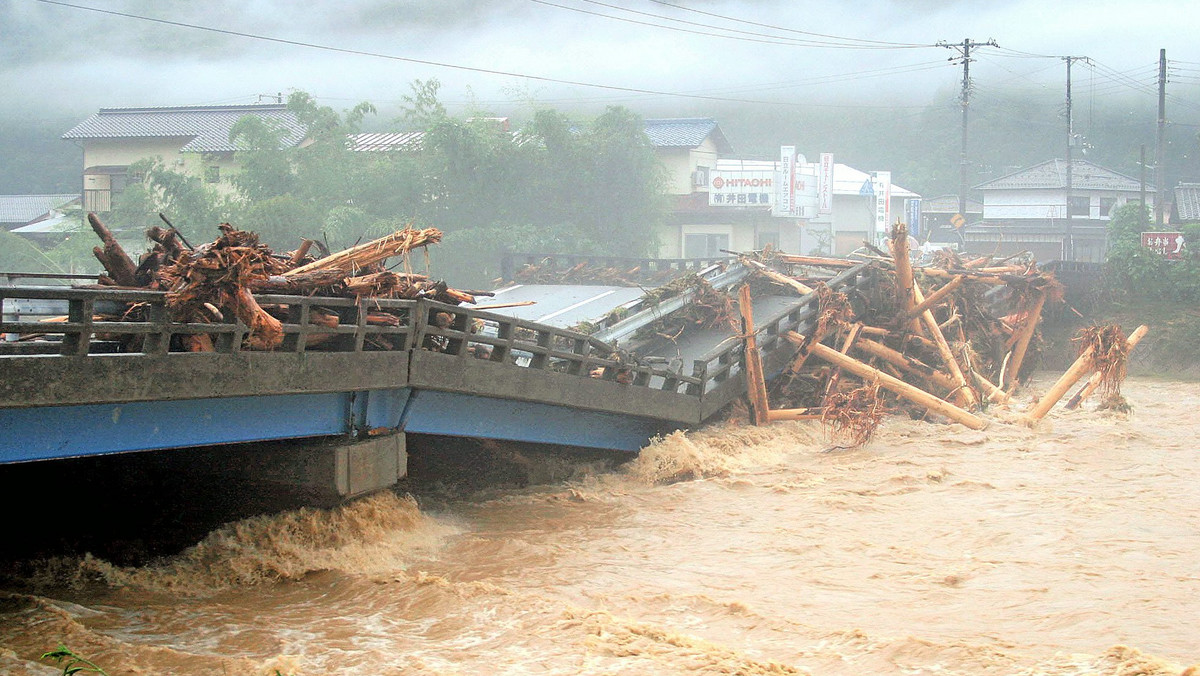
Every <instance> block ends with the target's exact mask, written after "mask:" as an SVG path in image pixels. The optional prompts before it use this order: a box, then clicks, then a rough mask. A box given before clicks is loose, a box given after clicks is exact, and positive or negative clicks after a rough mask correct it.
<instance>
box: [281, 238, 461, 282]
mask: <svg viewBox="0 0 1200 676" xmlns="http://www.w3.org/2000/svg"><path fill="white" fill-rule="evenodd" d="M440 241H442V231H441V230H438V229H437V228H425V229H423V230H414V229H412V228H405V229H403V230H397V231H396V232H393V233H392V234H390V235H387V236H386V237H380V238H379V239H375V240H371V241H370V242H367V243H365V244H359V245H358V246H354V247H350V248H349V249H345V250H343V251H339V252H337V253H333V254H330V255H328V256H326V257H325V258H322V259H319V260H316V261H313V262H312V263H309V264H307V265H301V266H300V267H298V268H293V269H291V270H288V271H287V272H285V273H283V276H284V277H294V276H296V275H299V274H303V273H305V272H311V271H313V270H341V271H343V272H345V273H346V274H352V273H353V272H355V271H356V270H360V269H362V268H365V267H367V266H368V265H371V264H372V263H378V262H380V261H383V260H387V259H388V258H391V257H392V256H398V255H400V254H403V253H407V252H409V251H412V250H413V249H416V248H419V247H423V246H428V245H430V244H437V243H438V242H440Z"/></svg>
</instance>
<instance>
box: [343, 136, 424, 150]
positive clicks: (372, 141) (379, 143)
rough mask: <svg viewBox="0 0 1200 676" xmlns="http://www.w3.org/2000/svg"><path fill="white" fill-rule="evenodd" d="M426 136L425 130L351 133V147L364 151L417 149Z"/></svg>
mask: <svg viewBox="0 0 1200 676" xmlns="http://www.w3.org/2000/svg"><path fill="white" fill-rule="evenodd" d="M424 138H425V132H423V131H406V132H390V133H369V134H351V135H350V149H351V150H363V151H380V150H416V149H417V148H420V147H421V140H422V139H424Z"/></svg>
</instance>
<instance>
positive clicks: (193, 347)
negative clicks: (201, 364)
mask: <svg viewBox="0 0 1200 676" xmlns="http://www.w3.org/2000/svg"><path fill="white" fill-rule="evenodd" d="M179 342H180V343H181V344H182V345H183V350H184V351H185V352H216V351H217V348H216V347H215V346H214V345H213V341H212V336H210V335H208V334H207V333H191V334H189V333H184V334H180V336H179Z"/></svg>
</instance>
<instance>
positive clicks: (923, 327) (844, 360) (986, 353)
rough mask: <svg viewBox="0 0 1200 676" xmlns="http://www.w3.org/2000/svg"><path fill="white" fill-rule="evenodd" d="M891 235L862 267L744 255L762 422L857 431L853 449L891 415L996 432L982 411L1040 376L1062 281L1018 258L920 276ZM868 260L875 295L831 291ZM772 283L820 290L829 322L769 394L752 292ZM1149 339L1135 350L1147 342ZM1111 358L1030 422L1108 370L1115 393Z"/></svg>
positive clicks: (950, 259)
mask: <svg viewBox="0 0 1200 676" xmlns="http://www.w3.org/2000/svg"><path fill="white" fill-rule="evenodd" d="M890 234H891V237H890V239H889V242H890V244H889V248H890V249H891V251H890V252H884V251H881V250H877V251H876V254H878V255H875V256H865V257H863V259H862V260H851V259H839V258H821V257H811V256H791V255H787V254H780V253H776V254H773V255H768V256H759V257H757V258H756V257H754V256H743V257H742V259H743V262H744V263H746V264H747V265H748V266H750V267H751V268H753V269H754V271H755V274H756V279H754V280H752V281H751V282H750V283H749V284H747V285H746V286H744V287H743V289H742V294H743V295H742V297H741V299H740V302H739V308H740V311H741V314H742V318H743V329H742V335H743V337H744V340H745V343H746V357H747V359H746V374H747V384H748V398H749V403H750V414H751V418H752V421H753V422H754V423H755V424H763V423H766V422H768V421H772V420H796V419H818V420H822V421H823V422H825V423H826V424H827V425H830V426H833V427H834V428H836V429H838V430H840V431H844V432H846V433H847V434H848V435H849V436H850V437H851V438H852V440H853V441H854V443H862V442H864V441H865V440H867V439H869V438H870V434H871V432H872V431H873V429H874V426H876V425H878V423H879V421H880V420H882V412H884V411H892V412H904V413H908V414H910V415H912V416H914V417H926V416H934V417H935V418H944V419H948V420H950V421H953V422H958V423H961V424H963V425H965V426H967V427H969V428H971V429H982V428H983V427H984V426H985V424H986V423H985V422H984V420H983V419H982V418H981V417H979V416H978V415H977V413H978V412H979V411H981V410H982V409H984V408H986V407H988V406H992V405H1004V404H1006V403H1008V401H1009V400H1010V397H1011V395H1012V393H1013V391H1014V388H1016V386H1017V385H1018V383H1020V382H1023V381H1024V380H1026V379H1027V378H1028V376H1029V375H1030V374H1031V372H1032V370H1033V368H1034V367H1035V366H1036V363H1035V362H1036V360H1035V359H1031V356H1033V355H1034V354H1035V353H1036V351H1037V349H1038V348H1037V346H1038V343H1039V341H1040V337H1039V333H1038V325H1039V321H1040V319H1041V316H1042V309H1043V307H1044V306H1045V305H1046V303H1048V302H1057V301H1061V299H1062V287H1061V285H1059V284H1058V282H1057V281H1056V280H1055V279H1054V277H1053V274H1052V273H1048V272H1043V271H1040V270H1039V269H1038V268H1037V267H1036V265H1035V264H1034V263H1033V262H1032V261H1028V260H1025V261H1018V260H1016V257H1013V258H1009V259H1004V260H999V261H996V260H993V259H992V257H986V256H985V257H976V258H972V259H968V260H964V259H962V258H960V257H959V256H957V255H956V254H954V253H953V252H951V251H949V250H947V251H945V252H943V253H942V254H941V255H940V256H939V257H937V258H935V260H934V261H933V263H932V264H930V265H928V266H920V267H918V266H914V265H913V262H912V257H911V256H910V252H909V249H908V241H909V238H908V232H907V228H906V227H905V226H904V224H902V223H897V224H896V225H895V226H893V228H892V232H891V233H890ZM864 261H865V262H866V266H867V267H866V269H865V270H864V273H863V274H874V275H875V277H876V283H875V284H873V285H870V286H869V287H868V288H867V289H866V290H865V291H864V290H859V291H854V292H852V294H851V297H847V296H846V295H844V294H840V293H833V292H832V291H830V290H829V289H828V288H827V287H825V285H824V283H823V281H821V280H822V278H827V275H828V274H830V273H837V272H840V271H842V270H845V269H847V268H849V267H853V266H855V265H861V264H863V263H864ZM798 270H800V271H801V272H800V273H798V272H797V271H798ZM822 271H825V272H822ZM762 284H769V285H771V287H772V290H771V293H779V292H780V291H781V290H782V291H783V292H791V293H795V294H797V295H804V294H808V293H812V292H816V293H817V294H818V298H819V299H820V314H819V315H818V319H817V321H816V322H815V323H814V324H815V326H814V328H813V329H811V330H809V332H808V334H809V335H800V334H798V333H795V332H789V334H788V335H787V336H786V338H787V339H788V340H789V341H791V342H792V343H793V344H794V345H795V346H796V352H795V355H794V357H793V359H792V362H791V364H790V366H789V367H788V368H787V369H785V371H784V374H783V377H781V378H778V379H776V380H775V381H774V382H773V383H772V388H771V390H770V391H768V388H767V386H766V384H765V381H764V378H763V374H762V366H761V364H760V361H759V360H760V356H759V353H758V350H757V347H756V345H755V339H754V326H753V316H752V313H751V312H750V286H752V285H762ZM1109 333H1111V332H1109ZM1105 335H1106V336H1108V333H1105ZM1138 337H1140V336H1137V335H1136V334H1135V336H1134V337H1132V338H1131V339H1130V341H1129V342H1131V343H1133V344H1136V339H1135V338H1138ZM1118 343H1119V345H1120V346H1125V345H1126V341H1125V339H1124V337H1123V336H1121V337H1120V338H1119V339H1116V340H1114V339H1106V340H1105V341H1103V345H1105V346H1112V345H1114V344H1118ZM1129 347H1132V346H1131V345H1130V346H1129ZM1102 351H1103V352H1105V353H1106V354H1108V355H1110V357H1114V355H1116V356H1119V353H1121V350H1120V349H1119V348H1113V347H1093V348H1089V350H1088V351H1087V353H1086V354H1085V355H1084V356H1082V357H1081V358H1080V359H1081V363H1080V364H1079V365H1078V366H1077V367H1076V368H1074V371H1076V373H1075V374H1069V375H1072V376H1073V377H1072V378H1071V379H1069V382H1066V383H1065V384H1063V385H1056V386H1055V388H1053V389H1052V390H1051V392H1049V393H1047V395H1045V396H1043V397H1042V398H1041V400H1040V401H1039V402H1038V404H1037V407H1036V408H1035V409H1034V410H1032V411H1031V412H1030V413H1029V414H1028V419H1030V420H1036V419H1037V418H1038V417H1040V416H1041V415H1045V410H1049V408H1050V407H1051V406H1053V405H1054V403H1055V402H1057V401H1058V400H1059V399H1060V398H1061V397H1062V396H1063V394H1064V393H1065V391H1066V389H1067V388H1069V387H1070V386H1071V384H1073V383H1074V382H1075V381H1077V380H1078V379H1079V378H1081V377H1082V375H1086V373H1088V372H1089V371H1091V370H1096V369H1100V370H1103V371H1105V373H1106V374H1107V375H1104V376H1101V375H1100V374H1099V373H1098V374H1097V376H1096V378H1095V380H1097V382H1098V383H1099V382H1107V383H1110V385H1109V387H1110V389H1111V388H1112V385H1111V383H1113V382H1114V381H1116V380H1119V378H1120V377H1121V376H1123V372H1121V373H1119V374H1115V375H1114V369H1113V367H1109V368H1104V367H1103V366H1102V361H1103V360H1101V359H1100V358H1099V357H1098V355H1099V354H1100V353H1101V352H1102ZM1126 351H1127V350H1126ZM1085 357H1087V358H1086V359H1085ZM1115 361H1117V359H1115V358H1110V359H1109V362H1110V363H1112V362H1115ZM1064 380H1067V378H1066V377H1064ZM1097 386H1098V385H1097ZM1059 389H1061V391H1058V390H1059ZM1056 392H1057V396H1055V394H1056ZM1080 394H1081V395H1082V394H1083V392H1081V393H1080ZM1089 394H1090V392H1089ZM1043 408H1044V409H1045V410H1042V409H1043Z"/></svg>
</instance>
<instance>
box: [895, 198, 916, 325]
mask: <svg viewBox="0 0 1200 676" xmlns="http://www.w3.org/2000/svg"><path fill="white" fill-rule="evenodd" d="M890 242H891V245H892V259H893V261H894V262H895V266H896V307H897V308H898V309H899V313H900V314H901V315H907V314H908V312H909V311H910V310H912V308H913V306H914V305H916V301H914V300H913V269H912V260H911V259H910V258H909V257H908V226H906V225H904V224H903V223H901V222H899V221H897V222H896V224H895V225H893V226H892V232H891V239H890ZM916 316H917V315H913V317H916Z"/></svg>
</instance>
